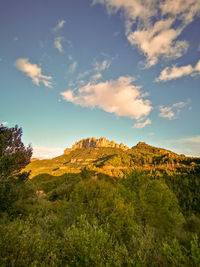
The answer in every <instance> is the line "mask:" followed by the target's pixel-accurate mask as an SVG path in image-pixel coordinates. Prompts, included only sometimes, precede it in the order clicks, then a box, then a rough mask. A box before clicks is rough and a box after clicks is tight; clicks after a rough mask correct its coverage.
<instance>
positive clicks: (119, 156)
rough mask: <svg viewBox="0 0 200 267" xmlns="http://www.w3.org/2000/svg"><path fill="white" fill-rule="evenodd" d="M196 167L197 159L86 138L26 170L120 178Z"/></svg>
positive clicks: (35, 161) (35, 162) (150, 147)
mask: <svg viewBox="0 0 200 267" xmlns="http://www.w3.org/2000/svg"><path fill="white" fill-rule="evenodd" d="M198 164H200V159H199V158H190V157H186V156H184V155H178V154H176V153H174V152H172V151H169V150H166V149H163V148H157V147H153V146H150V145H148V144H146V143H144V142H139V143H138V144H137V145H136V146H133V147H132V148H131V149H129V148H128V147H127V146H124V145H123V144H120V145H118V144H116V143H115V142H113V141H108V140H106V139H105V138H100V139H95V138H87V139H83V140H80V141H79V142H76V143H75V145H73V146H72V148H67V149H66V150H65V152H64V154H63V155H61V156H59V157H56V158H53V159H46V160H34V161H32V162H31V163H30V164H29V165H28V166H27V167H26V169H25V170H26V171H30V170H31V177H34V176H36V175H38V174H41V173H48V174H51V175H55V176H58V175H62V174H64V173H78V172H80V171H81V169H82V168H83V167H87V168H88V169H90V170H93V171H96V172H102V173H105V174H108V175H110V176H122V175H123V173H124V172H127V171H130V170H132V169H155V168H160V169H170V168H172V169H177V168H180V167H185V168H192V167H194V166H196V165H198Z"/></svg>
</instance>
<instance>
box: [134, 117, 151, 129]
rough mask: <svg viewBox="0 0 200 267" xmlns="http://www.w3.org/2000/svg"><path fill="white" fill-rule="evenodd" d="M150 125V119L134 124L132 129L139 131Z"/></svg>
mask: <svg viewBox="0 0 200 267" xmlns="http://www.w3.org/2000/svg"><path fill="white" fill-rule="evenodd" d="M149 124H151V120H150V119H146V121H144V122H139V123H136V124H134V126H133V127H134V128H138V129H141V128H144V127H145V126H147V125H149Z"/></svg>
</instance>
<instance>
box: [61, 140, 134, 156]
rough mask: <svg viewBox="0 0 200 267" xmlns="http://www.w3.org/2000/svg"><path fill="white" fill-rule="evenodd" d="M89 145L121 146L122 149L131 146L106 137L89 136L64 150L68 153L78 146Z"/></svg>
mask: <svg viewBox="0 0 200 267" xmlns="http://www.w3.org/2000/svg"><path fill="white" fill-rule="evenodd" d="M88 147H93V148H97V147H112V148H121V149H122V150H128V149H129V147H128V146H125V145H124V144H122V143H120V144H117V143H115V142H114V141H109V140H107V139H106V138H105V137H100V138H99V139H96V138H95V137H88V138H86V139H82V140H80V141H78V142H76V143H75V144H74V145H73V146H72V148H67V149H66V150H65V151H64V154H68V153H69V152H71V151H72V150H75V149H77V148H88Z"/></svg>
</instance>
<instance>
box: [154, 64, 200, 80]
mask: <svg viewBox="0 0 200 267" xmlns="http://www.w3.org/2000/svg"><path fill="white" fill-rule="evenodd" d="M196 75H200V60H199V61H198V62H197V64H196V66H194V67H192V66H191V65H186V66H181V67H177V66H172V67H166V68H165V69H163V70H162V71H161V73H160V76H159V77H158V78H156V81H157V82H158V81H169V80H173V79H178V78H181V77H183V76H196Z"/></svg>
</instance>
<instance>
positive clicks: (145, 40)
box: [93, 0, 200, 67]
mask: <svg viewBox="0 0 200 267" xmlns="http://www.w3.org/2000/svg"><path fill="white" fill-rule="evenodd" d="M97 3H100V4H102V5H105V6H106V8H107V11H108V13H109V14H111V13H116V12H117V11H120V10H121V11H124V14H125V26H126V37H127V39H128V41H129V42H130V44H131V45H133V46H137V47H138V48H139V50H140V51H141V52H142V53H143V54H144V55H145V56H146V58H147V65H146V66H147V67H149V66H152V65H154V64H156V63H157V61H158V59H159V58H160V57H163V58H177V57H180V56H182V55H183V54H184V53H185V52H186V51H187V49H188V46H189V44H188V43H187V41H185V40H179V41H177V38H178V37H179V36H180V34H181V33H182V31H183V29H184V28H185V27H186V26H187V25H188V24H189V23H191V22H192V21H193V20H194V18H195V16H196V15H200V1H199V0H187V1H185V0H176V1H174V0H164V1H159V0H146V1H144V0H93V4H97Z"/></svg>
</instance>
